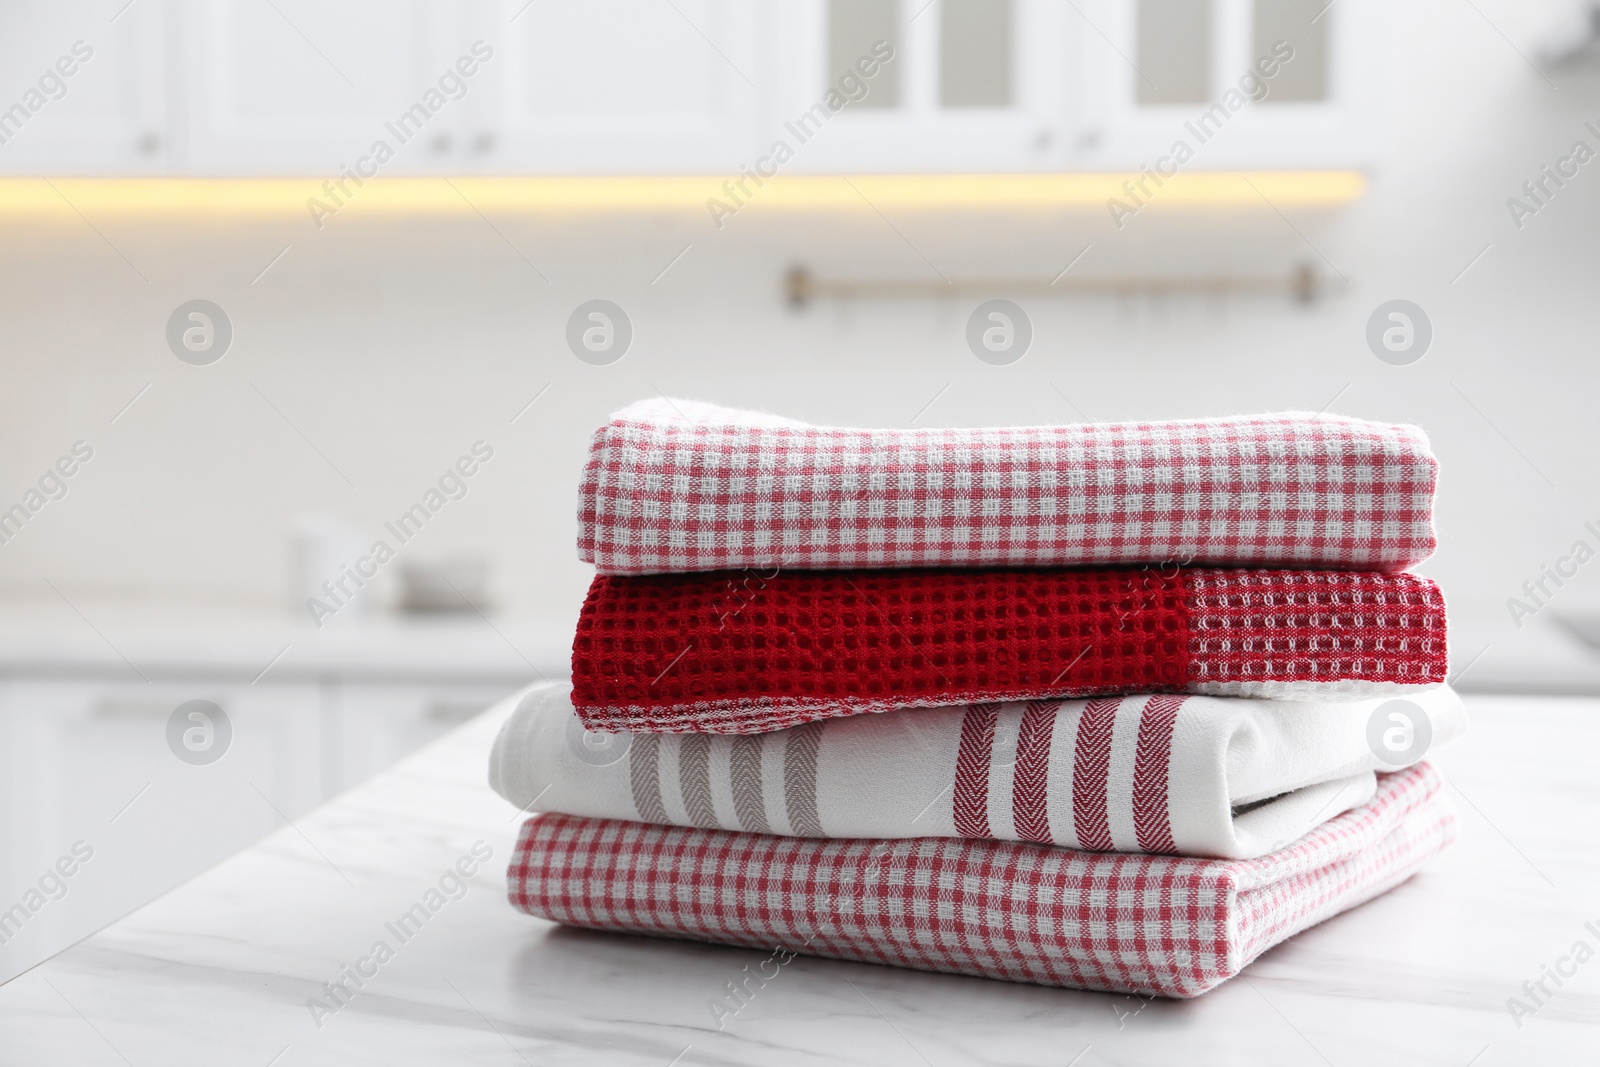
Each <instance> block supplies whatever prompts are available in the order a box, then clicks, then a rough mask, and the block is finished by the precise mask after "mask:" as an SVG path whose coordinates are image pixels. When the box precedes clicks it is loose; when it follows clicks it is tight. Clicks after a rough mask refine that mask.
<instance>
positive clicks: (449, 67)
mask: <svg viewBox="0 0 1600 1067" xmlns="http://www.w3.org/2000/svg"><path fill="white" fill-rule="evenodd" d="M174 33H175V34H176V35H177V36H178V37H179V38H180V39H181V42H182V49H181V53H182V58H181V62H180V64H179V71H178V73H179V75H180V77H181V84H182V91H181V93H180V94H179V98H180V99H181V100H182V101H183V102H184V106H183V108H182V110H181V113H180V114H179V115H178V116H177V120H178V122H177V124H178V127H179V131H180V133H179V136H178V138H177V144H176V146H175V151H176V154H177V158H178V161H179V166H180V168H181V169H182V170H184V171H185V172H188V173H199V174H282V173H290V174H308V175H313V176H320V177H324V178H326V179H337V178H339V177H340V176H341V168H342V167H350V168H356V167H357V166H358V164H360V161H361V160H362V159H363V157H368V156H371V155H372V149H373V147H374V145H375V144H376V143H377V142H379V141H382V142H385V143H386V144H387V145H388V147H389V149H390V150H391V151H393V152H394V157H393V159H392V161H388V162H383V163H382V164H381V165H380V164H378V163H377V162H373V163H369V164H366V165H364V166H363V170H365V171H366V172H367V174H366V176H367V177H373V176H376V175H377V174H380V173H381V174H397V173H418V172H429V171H436V170H440V169H444V170H451V171H457V170H460V169H462V165H461V163H460V159H459V156H460V149H461V146H462V144H463V142H464V140H465V137H466V133H467V131H468V130H470V129H471V128H472V127H473V125H474V124H473V121H472V119H471V112H472V110H473V109H474V108H476V107H477V106H478V100H477V99H476V98H475V97H476V96H479V95H481V94H475V92H474V90H475V88H476V83H477V82H479V80H480V79H479V78H478V77H476V76H474V77H472V78H461V77H460V76H459V75H457V77H456V79H455V80H447V81H446V84H445V86H444V87H443V88H442V89H441V85H440V81H441V78H442V77H444V76H445V75H447V74H448V73H450V72H452V71H453V70H454V64H455V63H456V61H457V60H458V59H459V58H460V57H461V56H462V55H469V54H470V51H471V45H472V40H473V39H472V37H470V36H469V33H470V29H469V27H468V26H467V20H466V16H465V13H464V11H463V9H462V8H461V7H460V6H459V5H456V4H439V3H429V2H427V0H337V2H327V0H273V2H272V3H267V2H265V0H206V2H190V3H185V4H184V5H183V6H182V7H181V8H179V9H177V13H176V14H175V17H174ZM457 80H459V81H460V83H461V88H459V89H458V88H457V85H456V81H457ZM430 93H432V94H434V95H432V96H429V94H430ZM429 105H437V106H436V108H434V107H430V106H429ZM419 107H420V110H417V109H418V108H419ZM346 180H347V182H348V178H347V179H346ZM351 187H352V188H353V186H351ZM308 195H312V194H309V193H308Z"/></svg>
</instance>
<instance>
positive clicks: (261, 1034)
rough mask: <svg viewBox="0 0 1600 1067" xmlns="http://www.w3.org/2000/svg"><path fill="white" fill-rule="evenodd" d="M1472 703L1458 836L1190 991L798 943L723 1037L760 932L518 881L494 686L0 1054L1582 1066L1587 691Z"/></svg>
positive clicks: (110, 948) (191, 895)
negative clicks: (1234, 970) (1524, 1003)
mask: <svg viewBox="0 0 1600 1067" xmlns="http://www.w3.org/2000/svg"><path fill="white" fill-rule="evenodd" d="M1469 708H1470V711H1471V714H1472V716H1473V728H1472V732H1471V733H1470V734H1469V736H1468V737H1467V738H1465V739H1463V740H1462V741H1459V742H1457V743H1456V744H1455V745H1453V746H1452V747H1451V748H1450V749H1448V750H1445V751H1443V752H1440V753H1438V754H1437V762H1438V763H1439V764H1440V765H1441V766H1442V767H1443V768H1444V769H1445V772H1446V774H1447V776H1448V777H1450V778H1451V781H1452V786H1451V793H1452V795H1453V796H1454V798H1455V800H1456V802H1457V804H1458V806H1459V807H1460V809H1461V813H1462V839H1461V841H1460V842H1459V843H1458V844H1457V845H1456V847H1455V848H1454V849H1452V850H1451V851H1450V852H1448V853H1446V854H1445V855H1444V856H1443V857H1441V858H1439V859H1438V860H1436V861H1435V862H1434V863H1433V864H1432V865H1431V866H1430V867H1428V868H1427V869H1426V870H1425V871H1424V872H1423V873H1421V874H1420V875H1418V876H1417V877H1415V878H1413V879H1412V880H1410V881H1409V882H1407V883H1405V884H1403V885H1401V886H1400V887H1399V888H1397V889H1396V890H1394V891H1393V892H1391V893H1389V894H1388V895H1386V896H1383V897H1381V898H1379V899H1377V900H1375V901H1372V902H1370V903H1368V904H1366V905H1364V906H1362V907H1360V908H1357V909H1356V910H1354V911H1352V912H1348V913H1346V914H1344V915H1341V916H1338V917H1336V918H1334V919H1332V920H1330V921H1328V922H1326V923H1323V924H1322V925H1320V926H1318V927H1315V928H1313V929H1311V930H1309V931H1307V932H1305V933H1303V934H1301V935H1300V936H1298V937H1296V938H1294V939H1292V940H1290V941H1289V942H1287V943H1285V944H1283V945H1281V946H1279V947H1277V948H1275V949H1273V950H1272V951H1270V952H1268V953H1267V954H1266V955H1264V956H1263V957H1262V958H1261V959H1259V960H1258V961H1257V962H1256V963H1254V964H1253V965H1251V966H1250V967H1249V968H1247V969H1246V970H1245V971H1244V972H1243V974H1242V975H1241V976H1239V977H1238V978H1236V979H1234V980H1233V981H1231V982H1228V983H1227V984H1225V985H1223V986H1222V987H1220V988H1218V989H1216V990H1214V991H1212V992H1211V993H1208V994H1206V995H1205V996H1203V997H1201V998H1199V999H1198V1000H1194V1001H1187V1002H1179V1001H1148V1002H1146V1001H1141V1000H1140V999H1139V998H1136V997H1126V996H1118V995H1107V994H1097V993H1083V992H1077V991H1072V990H1061V989H1046V988H1040V987H1033V986H1024V985H1012V984H1007V983H1002V982H995V981H987V980H984V979H976V978H964V977H951V976H945V975H936V974H925V973H920V972H912V971H903V970H897V969H893V968H887V967H877V966H870V965H865V964H853V963H842V962H836V961H830V960H820V959H809V958H806V957H798V958H796V959H795V960H794V961H793V962H791V963H790V964H788V965H787V966H786V967H784V969H783V972H782V975H781V977H780V978H779V979H777V980H775V981H772V982H770V983H769V984H768V985H767V986H766V987H765V988H764V989H762V990H760V991H759V993H758V995H757V996H756V998H755V999H754V1000H752V1001H751V1002H750V1003H749V1004H748V1005H747V1006H746V1007H745V1008H744V1010H742V1011H740V1012H739V1013H738V1015H737V1016H735V1017H732V1018H728V1019H725V1020H724V1021H723V1022H724V1025H723V1028H722V1029H721V1030H718V1029H717V1026H716V1023H715V1022H714V1021H713V1019H712V1016H711V1014H710V1012H709V1010H708V1008H707V1002H708V1000H709V999H710V998H711V997H712V996H714V995H715V994H716V993H717V992H718V991H719V990H720V989H721V987H722V986H723V984H724V983H725V982H727V981H729V980H731V979H732V978H733V977H735V976H736V975H737V973H738V972H739V970H740V969H741V968H742V967H744V966H745V965H746V964H752V963H755V962H757V961H758V960H759V959H761V958H763V956H764V954H763V953H757V952H752V951H748V950H743V949H733V948H722V947H717V946H710V945H698V944H691V943H687V942H675V941H666V940H656V939H649V938H641V937H629V936H619V935H610V934H597V933H591V932H586V931H579V930H568V929H561V928H558V927H555V926H553V925H551V924H549V923H546V922H542V921H539V920H535V919H531V918H529V917H527V916H524V915H521V914H519V913H517V912H515V911H513V910H512V909H511V907H510V906H509V905H508V904H507V903H506V901H505V897H504V881H505V880H504V865H505V862H506V859H507V857H508V855H509V852H510V848H511V844H512V841H513V838H514V835H515V832H516V828H517V823H518V822H519V816H518V813H516V812H514V811H513V810H511V808H510V806H509V805H507V804H506V803H504V802H503V801H501V800H500V799H499V798H498V797H496V796H495V795H494V794H492V793H491V792H490V791H489V789H488V788H487V786H485V785H484V764H485V755H486V753H487V749H488V746H489V742H490V740H491V738H492V736H493V733H494V730H495V728H496V726H497V725H498V723H497V721H496V719H497V717H498V716H499V715H503V714H504V712H505V708H504V706H502V707H501V708H499V709H496V710H494V711H491V712H489V713H486V714H485V715H484V716H481V717H480V718H478V719H476V720H474V721H472V722H471V723H469V724H467V725H466V726H464V727H462V728H461V729H460V730H458V731H456V732H455V733H453V734H451V735H449V736H448V737H446V738H445V739H443V740H442V741H440V742H438V743H436V744H434V745H433V746H431V747H429V748H427V749H425V750H423V751H422V752H421V753H419V754H417V755H416V756H413V757H412V758H410V759H408V760H406V761H405V762H403V763H401V764H399V765H398V766H396V767H395V768H394V769H392V770H390V771H389V772H387V773H385V774H383V775H381V776H379V777H377V778H375V779H373V780H371V781H369V782H368V783H366V784H364V785H362V786H360V787H358V788H356V789H355V790H352V791H351V792H349V793H347V794H345V795H344V796H342V797H339V798H337V799H335V800H334V801H332V802H330V803H328V804H326V805H324V806H323V807H322V808H319V809H317V810H316V811H315V812H313V813H312V814H310V815H308V816H306V817H304V818H302V819H300V820H298V821H297V822H295V823H294V824H293V825H289V826H285V827H284V828H283V829H282V830H280V831H279V832H277V833H274V834H273V835H272V836H270V837H267V838H266V839H264V840H262V841H261V842H260V843H258V844H256V845H255V846H253V847H251V848H249V849H247V850H245V851H244V852H242V853H240V854H238V855H236V856H234V857H233V858H232V859H229V860H227V861H226V862H224V863H222V864H220V865H218V866H217V867H215V868H213V869H211V870H210V871H207V872H206V873H204V874H202V875H201V876H200V877H198V878H196V879H194V880H193V881H191V882H189V883H187V884H185V885H183V886H181V887H179V888H178V889H175V890H173V891H172V892H170V893H168V894H167V895H166V896H164V897H162V898H160V899H159V900H157V901H155V902H154V903H152V904H150V905H148V906H146V907H144V908H142V909H140V910H139V911H137V912H135V913H134V914H132V915H130V916H128V917H126V918H124V919H122V920H121V921H119V922H116V923H114V924H112V925H111V926H109V927H107V928H106V929H104V930H102V931H101V932H100V933H98V934H96V935H94V936H93V937H90V938H88V939H87V940H85V941H83V942H81V943H79V944H78V945H76V946H74V947H72V948H70V949H68V950H66V951H65V952H62V953H61V954H59V955H57V956H56V957H54V958H52V959H50V960H48V961H47V962H45V963H43V964H41V965H40V966H38V967H36V968H34V969H33V970H31V971H29V972H27V973H25V974H23V975H21V976H20V977H18V978H16V979H14V980H13V981H11V982H10V983H9V984H7V985H5V986H3V987H0V1034H3V1035H4V1036H3V1038H0V1063H3V1064H7V1065H11V1064H28V1065H31V1064H61V1063H71V1064H83V1065H94V1064H108V1065H111V1064H132V1065H139V1067H142V1065H145V1064H152V1065H154V1064H161V1065H164V1067H182V1065H186V1064H197V1065H198V1064H204V1065H207V1067H210V1065H215V1064H244V1065H259V1067H297V1065H301V1064H335V1063H337V1064H359V1063H372V1064H404V1063H427V1064H450V1063H461V1064H505V1065H516V1064H524V1065H530V1064H539V1065H541V1067H543V1065H549V1064H578V1063H585V1064H596V1063H603V1064H607V1065H640V1067H669V1065H684V1067H687V1065H689V1064H728V1065H735V1064H737V1065H751V1064H796V1065H798V1064H817V1063H858V1064H918V1065H925V1067H945V1065H950V1064H966V1063H974V1064H976V1063H983V1064H1005V1065H1011V1064H1016V1065H1022V1064H1039V1065H1045V1064H1050V1065H1055V1067H1068V1065H1072V1067H1097V1065H1110V1064H1149V1063H1179V1062H1181V1063H1183V1064H1186V1065H1206V1064H1254V1063H1272V1064H1275V1065H1292V1064H1310V1065H1323V1067H1326V1065H1330V1064H1332V1065H1338V1067H1344V1065H1358V1064H1359V1065H1361V1067H1370V1065H1375V1064H1389V1063H1395V1064H1400V1063H1404V1064H1439V1065H1444V1067H1468V1065H1469V1064H1470V1065H1471V1067H1496V1065H1502V1064H1533V1063H1538V1064H1547V1063H1548V1064H1565V1063H1578V1062H1585V1061H1587V1062H1593V1057H1594V1056H1595V1055H1596V1053H1595V1050H1596V1049H1597V1048H1600V955H1596V956H1595V957H1594V958H1592V959H1590V958H1588V957H1584V962H1582V963H1575V962H1574V958H1573V957H1571V956H1570V955H1569V954H1570V953H1572V951H1573V948H1574V946H1575V944H1576V943H1577V942H1579V941H1584V942H1587V944H1588V945H1589V947H1590V949H1591V951H1600V936H1597V935H1596V934H1595V933H1594V931H1593V929H1591V928H1589V927H1586V925H1585V924H1586V923H1590V924H1593V928H1594V929H1600V849H1597V848H1596V843H1597V841H1596V838H1597V836H1600V832H1597V830H1596V827H1597V826H1600V786H1597V785H1596V776H1595V774H1594V768H1593V761H1594V758H1595V756H1594V754H1595V753H1596V752H1597V751H1600V701H1596V700H1592V699H1576V698H1571V699H1568V698H1553V697H1541V698H1528V697H1488V696H1479V697H1473V698H1470V700H1469ZM474 847H476V848H477V850H478V852H479V854H482V853H483V852H484V850H486V849H488V850H492V858H490V859H489V860H488V861H487V862H486V863H485V864H483V865H481V867H480V868H479V869H478V871H477V873H476V874H474V875H473V876H472V877H471V878H470V880H469V881H468V883H467V884H468V886H469V888H468V889H467V890H466V892H465V894H464V895H459V894H458V895H459V899H451V900H448V901H447V902H446V903H445V904H444V905H443V907H441V908H440V909H439V910H438V912H437V913H436V914H435V915H434V916H433V917H432V918H431V919H430V920H429V922H428V923H427V924H426V925H425V926H424V927H423V928H422V929H421V930H420V931H418V932H416V933H414V934H413V935H412V936H411V937H410V939H409V940H406V941H405V942H404V943H398V941H397V939H396V938H395V937H394V936H393V935H392V933H391V932H390V931H389V929H388V927H387V926H386V925H385V924H386V923H389V922H391V921H392V920H394V919H395V918H396V917H398V916H399V915H400V914H401V913H403V912H405V911H406V910H407V909H409V908H410V907H411V906H412V905H413V904H415V903H417V902H419V901H420V900H422V898H423V896H424V895H425V894H426V893H427V892H428V891H429V890H430V889H433V888H435V887H437V886H438V885H439V884H440V877H441V875H442V874H443V873H444V872H445V871H446V870H447V869H448V868H451V867H453V866H454V865H455V864H456V863H457V861H458V860H460V859H462V858H463V857H471V856H472V855H473V849H474ZM469 866H471V864H469ZM93 875H94V871H93V863H92V861H91V862H89V863H87V864H85V865H84V866H83V867H82V869H81V870H79V871H78V873H77V875H76V877H79V878H89V877H93ZM450 884H452V885H453V883H450ZM69 891H70V890H69ZM9 903H10V902H9V901H6V902H0V906H4V905H7V904H9ZM380 938H381V939H384V940H386V941H388V942H389V943H390V944H397V946H398V947H397V948H396V949H395V951H394V954H393V957H392V958H391V959H388V960H386V961H385V962H383V963H382V964H381V966H379V967H378V970H377V974H376V975H375V976H374V977H371V978H369V979H367V980H366V981H365V984H364V986H363V987H362V988H361V989H360V991H359V992H358V993H357V994H356V996H355V997H354V998H353V999H352V1000H351V1001H350V1002H349V1004H348V1005H347V1006H345V1007H344V1008H343V1009H342V1010H340V1011H338V1012H337V1013H336V1014H333V1015H331V1016H327V1017H321V1018H314V1017H313V1012H312V1011H311V1009H310V1008H309V1007H308V999H309V998H311V997H313V996H319V995H321V989H322V986H323V983H325V982H332V981H334V980H337V979H338V978H340V977H341V976H342V975H343V968H344V967H345V966H346V965H348V964H353V963H354V962H355V961H356V960H357V959H359V958H361V957H363V956H366V955H367V954H368V953H369V951H370V950H371V946H372V945H373V943H374V942H375V941H377V940H379V939H380ZM1563 958H1566V960H1567V962H1566V963H1565V964H1560V961H1561V960H1562V959H1563ZM1558 964H1560V965H1561V966H1563V967H1564V968H1566V969H1568V970H1571V969H1572V968H1573V967H1574V966H1575V968H1576V970H1575V973H1573V974H1572V975H1571V976H1570V977H1564V978H1562V979H1561V982H1562V983H1563V984H1562V985H1561V986H1560V987H1559V988H1558V987H1557V986H1556V985H1555V983H1554V982H1553V981H1550V980H1549V979H1546V982H1547V987H1548V988H1549V989H1550V990H1551V991H1552V993H1553V995H1552V996H1551V997H1549V998H1542V999H1544V1003H1543V1004H1542V1006H1540V1007H1539V1008H1538V1010H1537V1013H1536V1014H1534V1015H1532V1016H1530V1017H1525V1018H1521V1019H1518V1018H1514V1017H1513V1015H1512V1014H1511V1012H1510V1010H1509V1009H1508V1006H1507V999H1508V998H1510V997H1513V996H1515V997H1525V996H1526V994H1525V993H1524V990H1523V983H1524V982H1532V981H1537V980H1540V979H1541V978H1543V977H1544V974H1545V972H1544V971H1543V968H1544V967H1545V966H1547V965H1549V966H1556V965H1558ZM1584 1049H1588V1050H1589V1051H1588V1052H1587V1053H1585V1052H1583V1051H1582V1050H1584Z"/></svg>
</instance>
